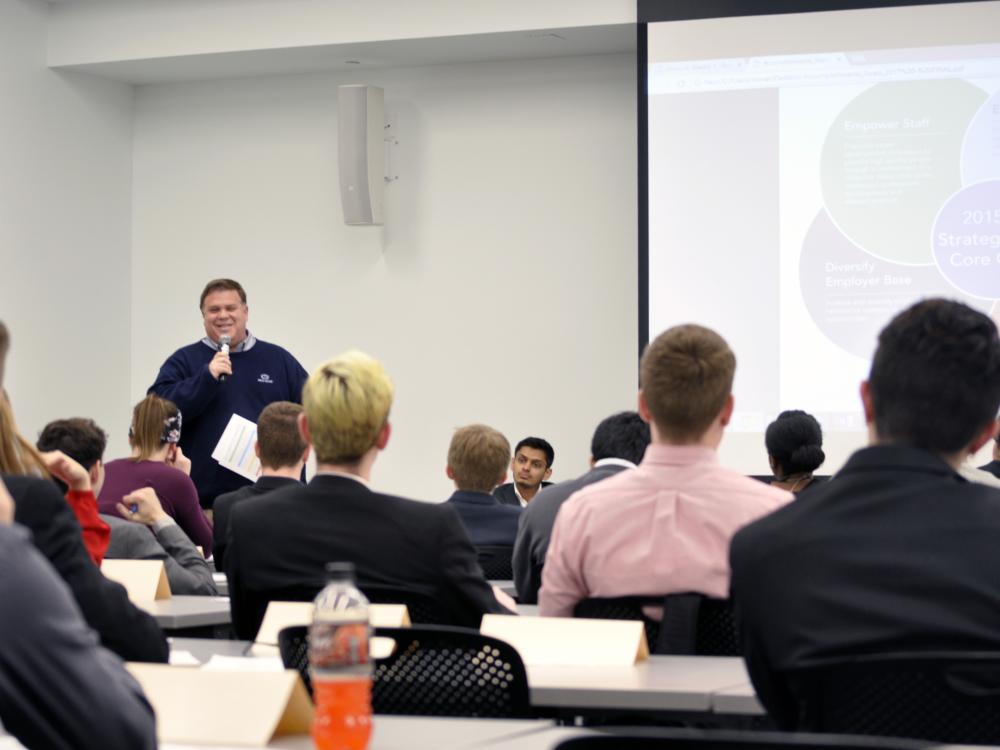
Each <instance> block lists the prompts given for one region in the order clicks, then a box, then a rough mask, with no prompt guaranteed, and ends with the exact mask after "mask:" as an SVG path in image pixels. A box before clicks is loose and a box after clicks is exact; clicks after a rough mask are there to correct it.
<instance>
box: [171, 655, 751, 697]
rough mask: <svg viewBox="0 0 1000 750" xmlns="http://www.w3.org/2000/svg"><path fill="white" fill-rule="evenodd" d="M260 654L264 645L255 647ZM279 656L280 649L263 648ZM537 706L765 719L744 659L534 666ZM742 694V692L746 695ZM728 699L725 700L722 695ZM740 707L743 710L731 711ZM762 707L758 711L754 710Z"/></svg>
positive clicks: (655, 659)
mask: <svg viewBox="0 0 1000 750" xmlns="http://www.w3.org/2000/svg"><path fill="white" fill-rule="evenodd" d="M170 645H171V652H172V653H173V654H174V657H175V658H176V657H180V658H185V657H183V656H182V655H183V654H184V652H186V653H187V654H190V655H191V657H193V658H194V660H196V661H198V662H199V663H205V662H207V661H209V660H210V659H211V658H212V657H213V656H216V655H218V656H222V657H243V656H252V655H253V654H251V644H250V643H249V642H248V641H226V640H216V639H208V638H171V639H170ZM255 650H256V651H258V652H260V651H261V649H260V648H259V647H258V648H257V649H255ZM263 651H265V652H268V653H269V654H270V658H275V656H274V650H273V649H271V650H268V649H266V648H265V649H263ZM527 672H528V687H529V690H530V695H531V704H532V705H533V706H535V707H536V708H539V709H552V710H553V711H554V712H556V713H559V714H568V713H573V712H591V711H594V712H596V711H620V712H631V711H657V712H660V711H662V712H668V711H669V712H680V713H698V714H708V713H713V712H714V713H727V714H728V713H732V714H737V715H749V716H753V715H761V714H763V710H762V709H761V708H760V706H759V704H756V698H755V696H754V694H753V688H752V687H751V686H750V680H749V677H748V676H747V672H746V667H745V666H744V664H743V660H742V659H740V658H737V657H717V656H651V657H649V659H647V660H645V661H643V662H640V663H638V664H634V665H631V666H623V667H607V666H602V667H593V666H572V667H566V666H528V667H527ZM740 691H742V694H741V692H740ZM721 696H725V698H724V699H723V700H721V701H720V700H719V697H721ZM729 705H735V706H736V707H737V709H739V710H727V707H728V706H729ZM755 706H756V710H754V707H755Z"/></svg>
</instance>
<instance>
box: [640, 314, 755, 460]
mask: <svg viewBox="0 0 1000 750" xmlns="http://www.w3.org/2000/svg"><path fill="white" fill-rule="evenodd" d="M735 372H736V356H735V355H734V354H733V352H732V350H731V349H730V348H729V345H728V344H727V343H726V340H725V339H723V338H722V336H720V335H719V334H717V333H716V332H715V331H713V330H711V329H709V328H705V327H704V326H699V325H694V324H687V325H680V326H674V327H673V328H668V329H667V330H666V331H664V332H663V333H661V334H660V335H659V336H657V337H656V338H655V339H654V340H653V341H651V342H650V344H649V345H648V346H647V347H646V351H645V352H643V354H642V360H641V362H640V363H639V382H640V385H641V386H642V392H643V395H644V396H645V400H646V406H647V407H648V408H649V412H650V414H651V415H652V417H653V421H654V422H655V423H656V427H657V428H658V429H659V431H660V433H661V434H662V435H663V436H664V437H666V438H669V439H671V440H680V441H689V440H697V439H698V438H700V437H701V436H702V435H704V434H705V431H706V430H707V429H708V428H709V427H710V426H711V424H712V422H713V421H714V420H715V418H716V417H717V416H718V415H719V412H720V411H721V410H722V407H723V405H725V403H726V398H727V397H728V396H729V394H730V393H731V392H732V389H733V374H734V373H735Z"/></svg>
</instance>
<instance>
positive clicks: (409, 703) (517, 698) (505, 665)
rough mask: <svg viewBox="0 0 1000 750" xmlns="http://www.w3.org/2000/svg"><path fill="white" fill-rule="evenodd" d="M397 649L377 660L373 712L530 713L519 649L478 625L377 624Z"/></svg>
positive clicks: (498, 715) (511, 715)
mask: <svg viewBox="0 0 1000 750" xmlns="http://www.w3.org/2000/svg"><path fill="white" fill-rule="evenodd" d="M375 634H376V635H378V636H384V637H387V638H392V639H393V640H394V641H395V642H396V649H395V651H394V652H393V653H392V655H391V656H389V657H388V658H386V659H380V660H379V661H377V662H376V663H375V680H374V682H373V684H372V707H373V708H374V710H375V713H382V714H406V715H417V716H471V717H486V718H529V717H531V716H532V715H533V714H532V711H531V702H530V697H529V693H528V675H527V672H526V671H525V669H524V662H522V661H521V656H520V654H518V653H517V650H516V649H515V648H514V647H513V646H511V645H510V644H509V643H507V642H505V641H501V640H499V639H497V638H491V637H490V636H486V635H482V634H481V633H479V632H478V631H476V630H469V629H466V628H449V627H421V628H378V629H377V630H376V631H375Z"/></svg>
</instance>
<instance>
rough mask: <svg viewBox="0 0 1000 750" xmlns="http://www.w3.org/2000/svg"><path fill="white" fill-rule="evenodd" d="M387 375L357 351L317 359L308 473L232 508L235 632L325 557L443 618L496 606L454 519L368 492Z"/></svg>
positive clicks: (384, 428)
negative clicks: (415, 594)
mask: <svg viewBox="0 0 1000 750" xmlns="http://www.w3.org/2000/svg"><path fill="white" fill-rule="evenodd" d="M392 392H393V388H392V383H391V382H390V381H389V378H388V376H387V375H386V373H385V371H384V370H383V369H382V366H381V365H380V364H379V363H378V362H376V361H375V360H373V359H372V358H370V357H369V356H367V355H366V354H363V353H361V352H348V353H346V354H342V355H340V356H339V357H336V358H334V359H331V360H329V361H328V362H326V363H325V364H323V365H321V366H320V367H319V368H318V369H317V370H316V371H315V372H313V373H312V375H311V376H310V377H309V380H308V381H307V382H306V385H305V387H304V389H303V398H302V402H303V414H302V415H300V417H299V427H300V429H301V431H302V437H303V439H304V440H305V441H306V443H308V444H309V445H311V446H312V447H313V449H314V450H315V451H316V463H317V473H316V476H315V477H314V478H313V479H312V481H311V482H309V484H308V485H305V486H294V487H284V488H281V489H278V490H275V491H274V492H272V493H270V494H268V495H265V496H264V497H261V498H257V499H255V500H254V501H253V502H246V503H242V504H240V505H238V506H236V507H235V508H234V509H233V512H232V515H231V519H230V529H231V531H230V541H229V551H228V553H227V559H226V575H227V576H228V578H229V595H230V603H231V607H232V612H233V626H234V628H235V630H236V634H237V636H238V637H239V638H253V637H254V636H255V634H256V632H257V630H258V628H259V627H260V622H261V620H262V618H263V616H264V612H265V611H266V609H267V604H268V602H269V601H270V600H271V599H273V598H278V597H280V596H282V592H283V591H285V592H287V591H289V590H294V591H297V592H300V593H301V592H303V591H306V592H309V591H313V590H314V591H317V592H318V591H319V590H320V589H321V588H322V587H323V585H324V583H325V574H324V566H325V564H326V563H328V562H339V561H347V562H352V563H354V566H355V571H356V575H357V580H358V583H359V584H360V585H361V587H362V588H363V587H364V586H365V585H366V584H378V585H392V586H401V587H406V588H411V589H414V590H417V591H420V592H423V593H425V594H428V595H430V596H432V597H434V598H435V599H436V600H437V601H438V602H440V604H441V606H442V607H443V608H444V609H445V610H446V611H447V612H448V613H449V615H450V617H451V619H452V622H453V623H454V624H455V625H462V626H465V627H478V626H479V621H480V619H481V617H482V615H483V614H485V613H487V612H496V613H508V611H507V610H506V609H504V607H503V606H501V605H500V603H499V602H498V601H497V599H496V597H495V596H494V594H493V591H492V590H491V589H490V586H489V584H487V583H486V580H485V579H484V578H483V574H482V570H481V569H480V567H479V563H478V561H477V558H476V552H475V550H474V549H473V547H472V544H471V542H470V541H469V537H468V535H467V534H466V533H465V530H464V529H463V528H462V522H461V521H460V520H459V518H458V515H457V514H456V513H455V511H454V509H453V508H451V507H449V506H448V505H444V504H441V505H432V504H427V503H420V502H416V501H413V500H406V499H403V498H401V497H394V496H392V495H385V494H382V493H380V492H375V491H373V490H372V489H371V488H370V487H369V484H368V482H369V479H370V477H371V470H372V465H373V464H374V463H375V459H376V457H377V456H378V453H379V451H381V450H383V449H384V448H385V446H386V444H387V443H388V442H389V434H390V426H389V422H388V416H389V407H390V406H391V404H392Z"/></svg>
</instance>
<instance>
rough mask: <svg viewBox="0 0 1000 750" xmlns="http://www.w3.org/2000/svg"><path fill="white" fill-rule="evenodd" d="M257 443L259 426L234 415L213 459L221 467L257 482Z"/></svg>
mask: <svg viewBox="0 0 1000 750" xmlns="http://www.w3.org/2000/svg"><path fill="white" fill-rule="evenodd" d="M256 441H257V425H256V424H254V423H253V422H251V421H250V420H249V419H246V418H244V417H241V416H240V415H239V414H233V416H232V417H230V418H229V424H227V425H226V429H225V430H223V432H222V437H220V438H219V442H218V444H217V445H216V446H215V450H213V451H212V458H214V459H215V460H216V461H218V462H219V466H222V467H223V468H226V469H229V470H230V471H233V472H236V473H237V474H239V475H240V476H241V477H244V478H246V479H249V480H250V481H251V482H255V481H257V476H258V475H259V474H260V460H259V459H258V458H257V456H256V454H255V453H254V450H253V444H254V443H255V442H256Z"/></svg>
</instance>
